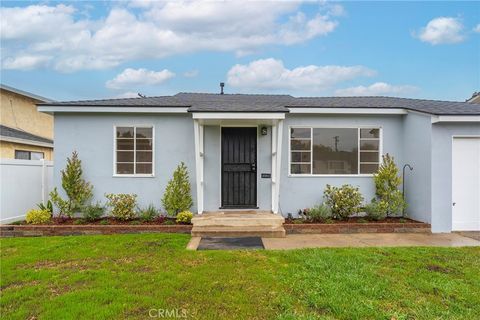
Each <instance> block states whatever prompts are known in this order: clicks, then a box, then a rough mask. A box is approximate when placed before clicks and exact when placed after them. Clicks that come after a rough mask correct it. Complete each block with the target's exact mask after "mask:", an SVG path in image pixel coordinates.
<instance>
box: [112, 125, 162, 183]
mask: <svg viewBox="0 0 480 320" xmlns="http://www.w3.org/2000/svg"><path fill="white" fill-rule="evenodd" d="M115 174H116V175H152V174H153V127H140V126H135V127H116V128H115Z"/></svg>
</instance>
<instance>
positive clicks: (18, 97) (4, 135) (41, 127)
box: [0, 84, 53, 160]
mask: <svg viewBox="0 0 480 320" xmlns="http://www.w3.org/2000/svg"><path fill="white" fill-rule="evenodd" d="M0 99H1V104H0V114H1V117H0V158H2V159H25V160H39V159H45V160H52V159H53V140H52V139H53V117H52V116H51V115H49V114H45V113H42V112H38V111H37V106H36V103H39V102H51V100H50V99H47V98H44V97H41V96H38V95H36V94H33V93H30V92H26V91H23V90H19V89H16V88H13V87H10V86H7V85H4V84H2V85H0Z"/></svg>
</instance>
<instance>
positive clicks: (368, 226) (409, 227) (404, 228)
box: [283, 222, 431, 234]
mask: <svg viewBox="0 0 480 320" xmlns="http://www.w3.org/2000/svg"><path fill="white" fill-rule="evenodd" d="M283 226H284V228H285V231H286V232H287V234H319V233H329V234H333V233H338V234H346V233H409V232H414V233H431V226H430V224H428V223H423V222H406V223H402V222H382V223H376V222H367V223H331V224H328V223H299V224H296V223H285V224H284V225H283Z"/></svg>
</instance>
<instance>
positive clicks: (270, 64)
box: [227, 58, 375, 91]
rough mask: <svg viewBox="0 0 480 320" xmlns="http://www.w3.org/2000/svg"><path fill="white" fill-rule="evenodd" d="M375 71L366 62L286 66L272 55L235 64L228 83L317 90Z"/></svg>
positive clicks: (244, 86) (250, 86) (258, 86)
mask: <svg viewBox="0 0 480 320" xmlns="http://www.w3.org/2000/svg"><path fill="white" fill-rule="evenodd" d="M373 75H375V71H374V70H371V69H369V68H366V67H364V66H316V65H309V66H305V67H297V68H294V69H287V68H285V66H284V65H283V62H282V61H281V60H277V59H273V58H269V59H262V60H256V61H252V62H250V63H249V64H247V65H241V64H237V65H235V66H233V67H232V68H231V69H230V70H229V71H228V74H227V83H228V84H229V85H231V86H232V87H237V88H245V89H250V90H258V89H270V90H272V89H273V90H276V89H286V90H298V91H318V90H324V89H326V88H329V87H331V86H333V85H335V84H337V83H340V82H342V81H348V80H352V79H354V78H357V77H370V76H373Z"/></svg>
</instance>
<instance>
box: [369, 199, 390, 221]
mask: <svg viewBox="0 0 480 320" xmlns="http://www.w3.org/2000/svg"><path fill="white" fill-rule="evenodd" d="M387 211H388V204H387V203H386V202H385V201H383V200H380V201H376V200H375V199H374V200H373V201H372V202H371V203H369V204H367V205H366V206H365V212H366V214H367V218H368V219H370V220H375V221H378V220H383V219H385V217H386V216H387Z"/></svg>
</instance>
